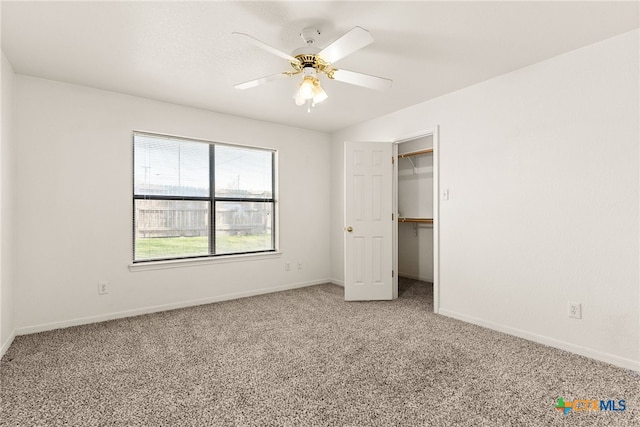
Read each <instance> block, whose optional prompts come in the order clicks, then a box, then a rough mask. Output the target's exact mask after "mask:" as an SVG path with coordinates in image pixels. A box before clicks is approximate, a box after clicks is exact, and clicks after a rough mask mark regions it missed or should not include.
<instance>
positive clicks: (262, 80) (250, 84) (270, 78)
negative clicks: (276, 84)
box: [234, 73, 289, 89]
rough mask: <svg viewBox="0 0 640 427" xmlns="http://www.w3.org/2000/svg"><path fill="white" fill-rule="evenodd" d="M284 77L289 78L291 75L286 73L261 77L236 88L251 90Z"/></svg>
mask: <svg viewBox="0 0 640 427" xmlns="http://www.w3.org/2000/svg"><path fill="white" fill-rule="evenodd" d="M282 77H289V74H286V73H278V74H272V75H270V76H265V77H260V78H259V79H255V80H250V81H248V82H244V83H240V84H237V85H235V86H234V87H235V88H236V89H250V88H252V87H256V86H260V85H262V84H265V83H269V82H271V81H274V80H278V79H280V78H282Z"/></svg>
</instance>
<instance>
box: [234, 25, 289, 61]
mask: <svg viewBox="0 0 640 427" xmlns="http://www.w3.org/2000/svg"><path fill="white" fill-rule="evenodd" d="M233 35H236V36H241V37H244V38H246V39H249V41H250V42H251V43H253V44H254V45H256V46H258V47H259V48H262V49H264V50H266V51H267V52H270V53H273V54H274V55H277V56H279V57H280V58H284V59H286V60H287V61H292V62H300V61H298V60H297V59H296V58H294V57H293V56H291V55H289V54H288V53H284V52H283V51H281V50H278V49H276V48H275V47H273V46H269V45H268V44H266V43H265V42H263V41H260V40H258V39H257V38H255V37H252V36H250V35H249V34H245V33H235V32H234V33H233Z"/></svg>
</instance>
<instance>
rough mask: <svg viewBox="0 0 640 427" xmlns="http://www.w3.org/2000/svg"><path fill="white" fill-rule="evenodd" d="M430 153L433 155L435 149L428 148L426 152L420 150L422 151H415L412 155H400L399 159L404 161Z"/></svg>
mask: <svg viewBox="0 0 640 427" xmlns="http://www.w3.org/2000/svg"><path fill="white" fill-rule="evenodd" d="M428 153H433V148H427V149H426V150H420V151H413V152H411V153H402V154H398V158H399V159H404V158H405V157H411V156H419V155H420V154H428Z"/></svg>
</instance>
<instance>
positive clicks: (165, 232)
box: [134, 199, 210, 260]
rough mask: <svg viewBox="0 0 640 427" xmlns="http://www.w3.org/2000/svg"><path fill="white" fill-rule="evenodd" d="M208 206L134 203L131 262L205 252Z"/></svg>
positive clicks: (173, 202) (185, 202)
mask: <svg viewBox="0 0 640 427" xmlns="http://www.w3.org/2000/svg"><path fill="white" fill-rule="evenodd" d="M209 209H210V203H209V202H206V201H205V202H203V201H195V200H143V199H138V200H136V201H135V224H134V227H135V239H136V241H135V258H134V259H135V260H147V259H158V258H180V257H188V256H197V255H207V254H208V253H209Z"/></svg>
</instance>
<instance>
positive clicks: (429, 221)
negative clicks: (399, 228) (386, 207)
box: [398, 217, 433, 224]
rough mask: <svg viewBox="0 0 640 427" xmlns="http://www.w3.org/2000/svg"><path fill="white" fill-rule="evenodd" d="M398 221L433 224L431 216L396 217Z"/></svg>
mask: <svg viewBox="0 0 640 427" xmlns="http://www.w3.org/2000/svg"><path fill="white" fill-rule="evenodd" d="M398 222H420V223H424V224H433V218H405V217H398Z"/></svg>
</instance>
